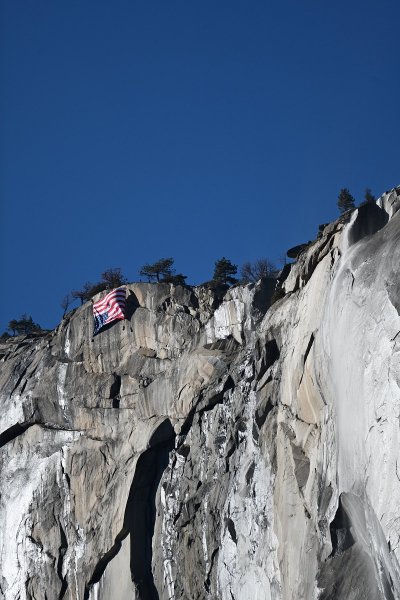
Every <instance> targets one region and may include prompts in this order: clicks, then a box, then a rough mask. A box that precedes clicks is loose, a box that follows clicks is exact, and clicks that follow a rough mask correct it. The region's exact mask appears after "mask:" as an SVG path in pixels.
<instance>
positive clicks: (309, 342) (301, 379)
mask: <svg viewBox="0 0 400 600" xmlns="http://www.w3.org/2000/svg"><path fill="white" fill-rule="evenodd" d="M314 339H315V338H314V333H312V334H311V336H310V339H309V340H308V344H307V348H306V351H305V353H304V358H303V372H302V374H301V377H300V381H299V386H300V384H301V382H302V381H303V377H304V366H305V364H306V362H307V358H308V355H309V354H310V351H311V348H312V345H313V343H314Z"/></svg>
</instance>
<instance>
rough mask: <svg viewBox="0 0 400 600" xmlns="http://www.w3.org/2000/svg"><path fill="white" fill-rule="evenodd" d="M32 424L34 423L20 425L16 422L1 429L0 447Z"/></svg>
mask: <svg viewBox="0 0 400 600" xmlns="http://www.w3.org/2000/svg"><path fill="white" fill-rule="evenodd" d="M32 425H35V423H22V425H21V424H20V423H16V424H15V425H12V426H11V427H9V428H8V429H6V430H5V431H3V433H1V434H0V448H2V447H3V446H5V445H6V444H8V443H9V442H12V441H13V440H15V438H17V437H18V436H19V435H22V434H23V433H25V431H26V430H27V429H28V428H29V427H32Z"/></svg>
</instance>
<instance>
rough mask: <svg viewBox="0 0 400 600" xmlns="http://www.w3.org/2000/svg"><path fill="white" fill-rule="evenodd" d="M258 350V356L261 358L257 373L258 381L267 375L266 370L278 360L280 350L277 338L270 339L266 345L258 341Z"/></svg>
mask: <svg viewBox="0 0 400 600" xmlns="http://www.w3.org/2000/svg"><path fill="white" fill-rule="evenodd" d="M256 352H257V356H259V357H260V358H261V362H260V365H259V368H258V373H257V381H259V380H260V379H262V377H263V376H264V375H265V373H266V371H267V370H268V369H269V368H270V367H271V366H272V365H273V364H274V362H276V361H277V360H278V358H279V355H280V352H279V348H278V344H277V343H276V340H275V339H272V340H269V341H268V342H266V343H265V345H264V346H262V344H261V342H260V341H258V342H257V346H256Z"/></svg>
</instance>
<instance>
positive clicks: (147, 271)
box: [139, 258, 175, 281]
mask: <svg viewBox="0 0 400 600" xmlns="http://www.w3.org/2000/svg"><path fill="white" fill-rule="evenodd" d="M173 264H174V259H173V258H160V260H157V261H156V262H155V263H153V264H151V265H143V267H141V269H140V271H139V275H140V276H141V277H147V279H148V280H149V281H164V280H167V279H168V278H169V277H172V276H173V274H174V273H175V269H173V268H172V265H173Z"/></svg>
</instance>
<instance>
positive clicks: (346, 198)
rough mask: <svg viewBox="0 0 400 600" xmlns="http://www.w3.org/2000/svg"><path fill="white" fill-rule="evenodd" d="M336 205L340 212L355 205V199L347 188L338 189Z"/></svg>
mask: <svg viewBox="0 0 400 600" xmlns="http://www.w3.org/2000/svg"><path fill="white" fill-rule="evenodd" d="M337 205H338V209H339V210H340V213H341V214H343V213H345V212H347V211H348V210H351V209H353V208H355V207H356V201H355V199H354V197H353V196H352V195H351V194H350V192H349V190H348V189H347V188H342V189H341V190H340V192H339V196H338V199H337Z"/></svg>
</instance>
